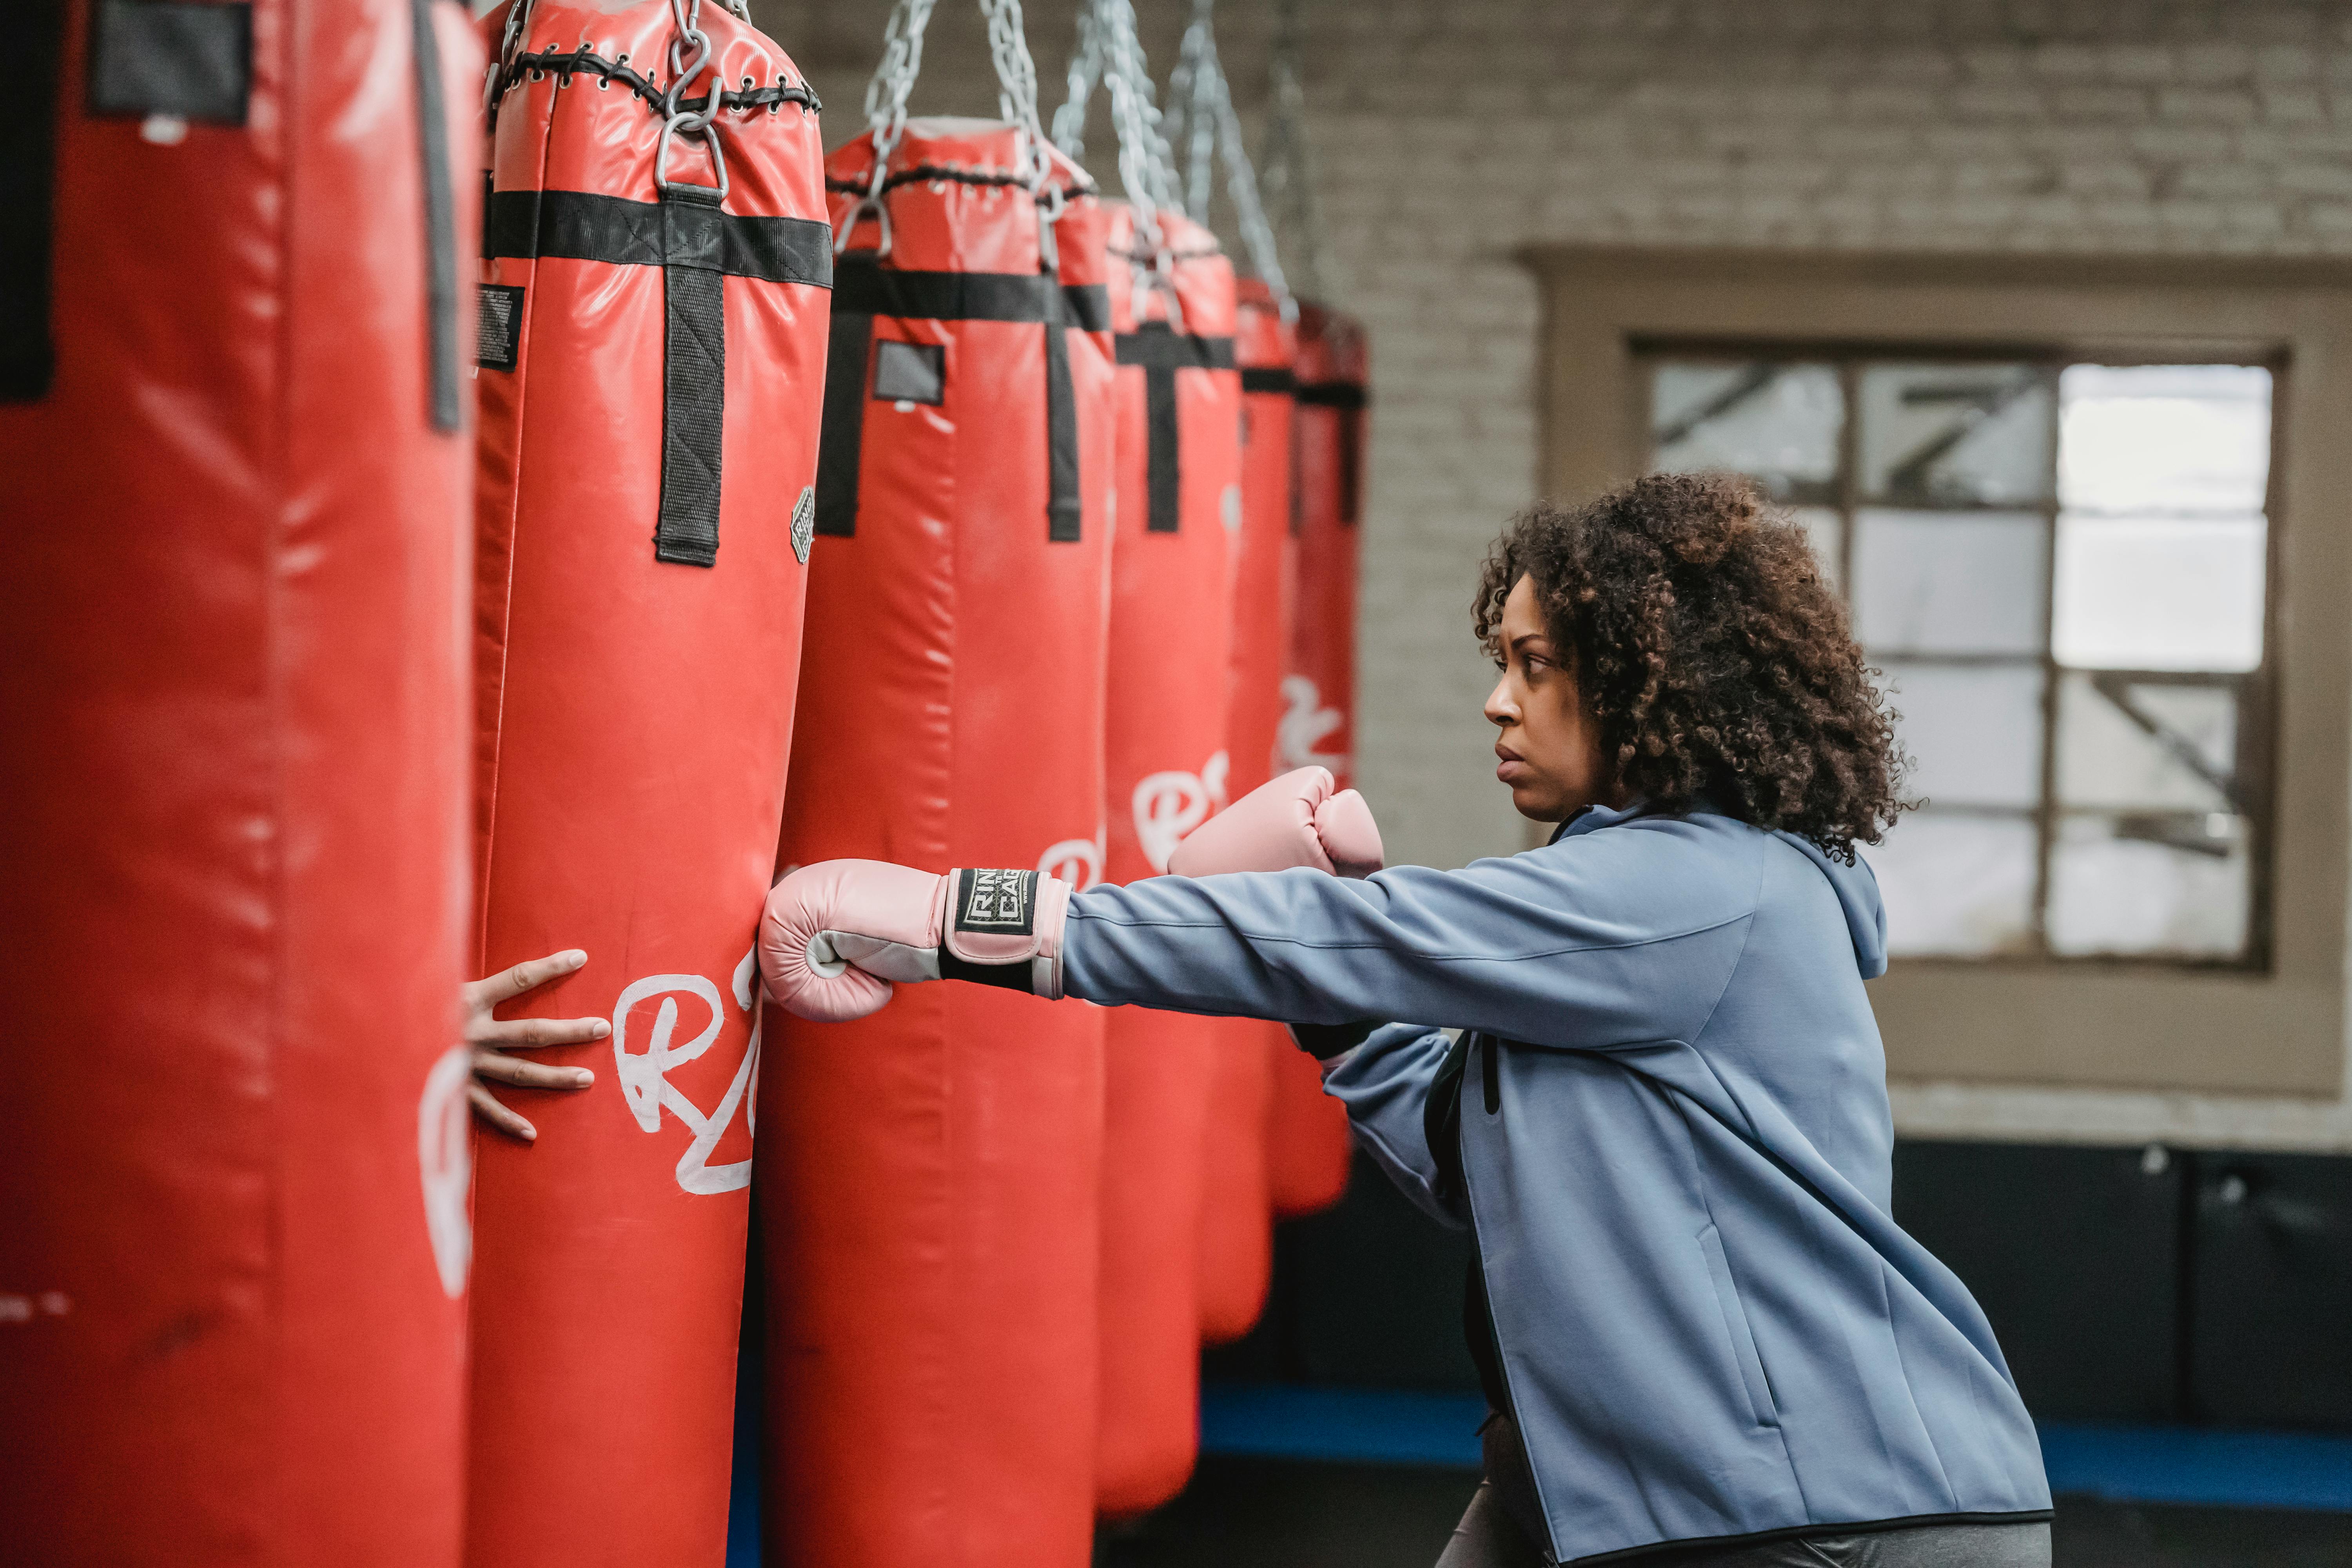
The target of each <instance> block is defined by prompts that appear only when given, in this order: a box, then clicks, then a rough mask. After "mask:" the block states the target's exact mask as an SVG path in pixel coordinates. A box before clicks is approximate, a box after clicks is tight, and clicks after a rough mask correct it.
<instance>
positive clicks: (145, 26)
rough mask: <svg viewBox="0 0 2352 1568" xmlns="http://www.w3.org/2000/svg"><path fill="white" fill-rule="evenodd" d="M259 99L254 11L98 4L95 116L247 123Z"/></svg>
mask: <svg viewBox="0 0 2352 1568" xmlns="http://www.w3.org/2000/svg"><path fill="white" fill-rule="evenodd" d="M36 8H37V9H46V8H47V7H41V6H37V7H36ZM252 96H253V7H252V6H251V5H184V4H181V3H180V0H99V3H98V6H97V8H96V10H95V11H93V12H92V13H91V16H90V39H89V111H90V113H92V114H93V115H142V116H143V115H149V114H176V115H178V116H179V117H180V118H182V119H183V120H205V121H212V122H213V123H215V124H218V125H242V124H244V123H245V113H246V105H247V101H248V100H250V99H251V98H252Z"/></svg>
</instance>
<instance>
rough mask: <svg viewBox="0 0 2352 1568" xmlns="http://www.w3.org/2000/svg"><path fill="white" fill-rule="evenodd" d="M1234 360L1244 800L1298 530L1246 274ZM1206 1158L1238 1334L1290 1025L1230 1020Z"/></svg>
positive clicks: (1208, 1299)
mask: <svg viewBox="0 0 2352 1568" xmlns="http://www.w3.org/2000/svg"><path fill="white" fill-rule="evenodd" d="M1239 297H1240V310H1239V315H1238V323H1237V331H1236V333H1235V339H1234V343H1235V350H1234V357H1235V361H1236V363H1239V365H1240V366H1241V374H1242V528H1241V533H1240V535H1239V536H1238V541H1237V542H1238V544H1239V547H1240V548H1239V549H1238V551H1237V552H1235V562H1234V654H1233V707H1232V711H1231V716H1230V718H1229V720H1228V721H1227V722H1228V728H1227V733H1228V735H1229V736H1230V737H1231V741H1232V745H1231V751H1232V754H1233V768H1232V771H1231V773H1229V775H1228V777H1227V779H1226V784H1225V788H1226V792H1227V794H1228V795H1229V796H1230V797H1231V798H1232V799H1234V800H1239V799H1241V798H1242V796H1244V795H1247V794H1248V793H1249V792H1250V791H1252V790H1254V789H1255V788H1256V787H1257V786H1258V785H1260V784H1264V783H1265V781H1266V780H1268V779H1270V778H1272V777H1273V776H1274V748H1275V733H1276V728H1277V727H1278V725H1279V724H1280V722H1281V719H1282V678H1283V677H1284V675H1285V674H1286V673H1287V672H1288V667H1289V658H1290V629H1291V621H1292V598H1293V595H1294V594H1295V592H1296V589H1297V573H1298V562H1297V543H1296V542H1295V541H1294V540H1293V539H1292V537H1291V532H1290V518H1291V510H1290V424H1291V406H1292V405H1291V387H1292V384H1293V383H1292V376H1291V361H1292V359H1293V357H1294V356H1295V354H1296V353H1297V337H1296V334H1295V333H1294V332H1293V331H1292V330H1291V326H1290V323H1288V322H1287V321H1284V320H1283V319H1282V310H1281V307H1280V306H1279V304H1278V303H1277V302H1276V300H1275V298H1274V295H1273V293H1272V292H1271V291H1270V290H1269V289H1267V288H1266V286H1265V283H1264V282H1262V281H1260V280H1259V279H1255V278H1244V279H1242V280H1241V282H1240V285H1239ZM1221 1030H1222V1033H1223V1036H1224V1038H1223V1039H1222V1040H1220V1042H1219V1045H1218V1051H1217V1058H1216V1069H1215V1071H1216V1076H1215V1079H1214V1082H1213V1085H1212V1086H1211V1090H1210V1097H1211V1098H1210V1112H1209V1136H1208V1151H1207V1153H1206V1154H1205V1155H1204V1156H1203V1157H1202V1180H1203V1183H1204V1186H1203V1188H1202V1208H1201V1337H1202V1339H1204V1340H1207V1341H1208V1342H1210V1343H1212V1344H1222V1343H1223V1342H1226V1341H1228V1340H1236V1339H1239V1338H1241V1336H1242V1335H1244V1334H1245V1333H1247V1332H1249V1330H1250V1325H1251V1324H1253V1323H1255V1321H1257V1315H1258V1312H1259V1311H1260V1310H1261V1309H1263V1308H1264V1307H1265V1290H1266V1282H1267V1279H1268V1276H1269V1274H1270V1272H1271V1270H1272V1268H1273V1262H1274V1229H1273V1218H1274V1216H1273V1212H1272V1210H1271V1209H1270V1208H1269V1206H1268V1197H1267V1192H1266V1145H1267V1140H1268V1138H1269V1137H1270V1136H1271V1134H1272V1121H1271V1118H1272V1115H1273V1110H1274V1074H1275V1072H1276V1062H1277V1061H1278V1059H1279V1058H1281V1057H1283V1056H1288V1055H1295V1054H1297V1047H1296V1046H1294V1045H1293V1044H1292V1043H1291V1039H1290V1031H1289V1030H1287V1029H1286V1028H1284V1027H1283V1026H1281V1025H1279V1024H1269V1023H1265V1022H1264V1021H1262V1020H1260V1019H1255V1018H1233V1019H1227V1020H1224V1021H1223V1023H1222V1025H1221Z"/></svg>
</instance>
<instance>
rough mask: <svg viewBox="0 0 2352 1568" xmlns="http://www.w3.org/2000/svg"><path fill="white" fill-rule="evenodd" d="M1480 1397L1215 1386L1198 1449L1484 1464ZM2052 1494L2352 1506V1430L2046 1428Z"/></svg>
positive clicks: (1205, 1392)
mask: <svg viewBox="0 0 2352 1568" xmlns="http://www.w3.org/2000/svg"><path fill="white" fill-rule="evenodd" d="M1485 1418H1486V1401H1484V1400H1483V1399H1480V1398H1479V1397H1478V1396H1476V1395H1475V1394H1470V1395H1466V1396H1465V1395H1459V1394H1416V1393H1410V1392H1404V1391H1391V1390H1384V1389H1359V1388H1308V1387H1298V1386H1285V1385H1276V1384H1208V1385H1207V1386H1205V1387H1203V1388H1202V1391H1201V1447H1202V1449H1203V1450H1205V1451H1206V1452H1209V1453H1213V1454H1252V1455H1257V1456H1260V1457H1263V1458H1283V1459H1320V1460H1324V1461H1327V1462H1336V1463H1341V1464H1363V1465H1440V1466H1451V1467H1454V1468H1462V1469H1475V1468H1477V1465H1478V1436H1477V1433H1478V1423H1479V1422H1480V1421H1482V1420H1484V1419H1485ZM2041 1431H2042V1462H2043V1464H2044V1465H2046V1466H2047V1467H2048V1468H2049V1472H2050V1489H2051V1490H2053V1491H2055V1492H2074V1493H2088V1494H2090V1495H2092V1496H2095V1497H2102V1498H2107V1499H2110V1500H2115V1501H2118V1502H2156V1503H2187V1504H2200V1505H2206V1506H2210V1507H2221V1508H2290V1509H2319V1510H2332V1511H2345V1512H2352V1436H2326V1435H2322V1434H2316V1433H2299V1432H2236V1431H2215V1430H2210V1429H2207V1428H2203V1427H2195V1426H2108V1425H2104V1424H2100V1423H2092V1422H2071V1421H2053V1422H2046V1423H2044V1424H2043V1425H2042V1428H2041Z"/></svg>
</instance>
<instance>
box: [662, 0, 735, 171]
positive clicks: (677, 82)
mask: <svg viewBox="0 0 2352 1568" xmlns="http://www.w3.org/2000/svg"><path fill="white" fill-rule="evenodd" d="M731 8H732V7H731V6H730V9H731ZM669 16H670V24H671V33H670V40H669V69H670V79H669V87H668V89H667V90H666V91H665V92H664V93H663V94H662V104H661V112H662V128H661V136H660V139H659V140H657V141H656V142H655V143H654V185H655V187H656V189H658V190H661V191H662V192H664V193H667V192H668V191H670V190H672V189H695V190H709V189H710V188H711V187H710V186H708V185H688V184H684V183H683V182H680V183H678V184H675V185H674V184H673V183H672V182H671V180H670V177H669V144H670V142H671V140H672V138H674V137H677V136H678V135H680V134H684V135H688V136H691V137H694V138H696V139H697V140H698V141H699V142H701V143H702V145H703V148H704V150H705V151H707V152H709V154H710V167H711V170H712V172H713V173H714V174H717V175H718V176H719V183H718V191H719V200H720V201H722V202H723V201H725V200H726V199H727V151H726V149H725V148H724V147H723V146H722V145H720V142H719V130H718V126H717V123H716V122H717V121H718V119H719V110H720V108H721V107H722V105H721V103H720V98H721V96H722V89H723V87H724V84H723V83H722V82H720V81H719V68H718V63H717V61H718V54H719V51H718V50H717V49H716V48H715V47H712V45H711V42H710V35H709V34H708V33H706V32H704V31H703V30H702V28H701V26H700V25H699V24H700V23H701V21H702V0H669ZM689 49H691V50H692V51H693V53H691V54H688V52H687V51H688V50H689ZM705 70H708V71H709V72H710V91H709V94H708V95H706V96H705V98H704V100H703V103H702V112H701V113H699V114H697V113H696V112H695V111H694V110H690V109H688V108H686V107H685V106H684V105H683V103H682V102H681V101H680V100H683V99H684V98H685V96H686V89H687V88H688V86H689V85H690V84H691V83H692V82H693V80H694V79H695V78H697V77H698V76H700V75H701V74H702V73H703V72H704V71H705Z"/></svg>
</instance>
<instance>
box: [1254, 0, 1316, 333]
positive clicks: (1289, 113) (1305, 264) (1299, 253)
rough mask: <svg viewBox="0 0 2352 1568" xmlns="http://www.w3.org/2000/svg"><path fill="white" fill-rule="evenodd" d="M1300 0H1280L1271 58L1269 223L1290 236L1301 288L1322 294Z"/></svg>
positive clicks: (1266, 171) (1266, 164)
mask: <svg viewBox="0 0 2352 1568" xmlns="http://www.w3.org/2000/svg"><path fill="white" fill-rule="evenodd" d="M1299 57H1300V50H1299V47H1298V0H1281V3H1280V6H1279V8H1278V9H1277V10H1276V21H1275V33H1274V52H1273V56H1272V58H1271V60H1270V61H1269V64H1268V75H1269V76H1271V78H1272V79H1273V80H1272V86H1273V89H1274V103H1273V106H1272V110H1271V111H1270V113H1269V114H1268V116H1267V120H1266V132H1265V154H1264V155H1263V156H1262V157H1260V158H1259V159H1258V165H1257V166H1258V168H1259V169H1260V170H1261V171H1262V172H1263V177H1264V183H1265V206H1266V207H1267V209H1269V211H1270V213H1271V215H1272V216H1271V217H1270V219H1269V227H1270V229H1271V230H1273V231H1276V232H1279V231H1280V230H1282V229H1287V230H1288V231H1289V236H1290V241H1291V244H1290V247H1289V248H1290V260H1291V271H1292V273H1293V274H1294V275H1295V276H1296V277H1297V279H1298V288H1299V291H1300V292H1301V293H1304V294H1306V295H1307V296H1308V297H1309V298H1311V299H1321V298H1323V297H1325V296H1324V289H1323V218H1322V214H1321V213H1320V212H1318V210H1317V208H1316V205H1315V180H1314V167H1313V164H1312V163H1311V162H1310V161H1309V159H1308V156H1307V93H1306V89H1305V88H1304V87H1303V86H1302V85H1301V80H1300V77H1301V71H1300V58H1299Z"/></svg>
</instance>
